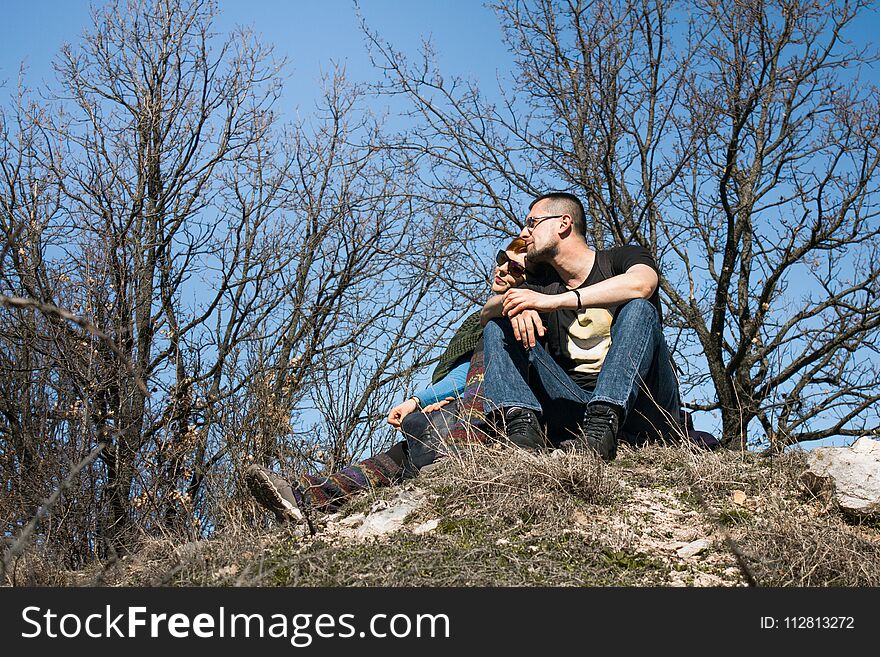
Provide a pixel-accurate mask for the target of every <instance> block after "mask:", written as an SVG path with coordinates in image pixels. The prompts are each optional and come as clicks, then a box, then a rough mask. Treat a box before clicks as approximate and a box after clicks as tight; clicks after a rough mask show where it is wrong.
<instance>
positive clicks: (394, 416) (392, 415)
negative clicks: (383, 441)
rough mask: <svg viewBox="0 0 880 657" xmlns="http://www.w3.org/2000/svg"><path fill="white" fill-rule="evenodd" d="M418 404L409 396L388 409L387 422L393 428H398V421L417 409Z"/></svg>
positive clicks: (401, 420)
mask: <svg viewBox="0 0 880 657" xmlns="http://www.w3.org/2000/svg"><path fill="white" fill-rule="evenodd" d="M418 408H419V404H418V402H417V401H416V400H415V399H413V398H412V397H410V398H409V399H407V400H406V401H405V402H402V403H400V404H398V405H397V406H395V407H394V408H392V409H391V410H390V411H388V424H390V425H391V426H392V427H394V428H395V429H400V423H401V422H403V418H405V417H406V416H407V415H409V414H410V413H412V412H414V411H416V410H418Z"/></svg>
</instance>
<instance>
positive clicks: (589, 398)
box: [483, 299, 680, 444]
mask: <svg viewBox="0 0 880 657" xmlns="http://www.w3.org/2000/svg"><path fill="white" fill-rule="evenodd" d="M483 340H484V349H485V352H484V357H485V368H486V370H485V381H484V392H485V395H486V403H485V410H486V413H487V414H488V413H491V412H492V411H494V410H496V409H499V408H507V407H510V406H521V407H524V408H530V409H532V410H533V411H535V412H536V413H538V414H539V415H543V419H544V421H545V422H546V424H547V429H548V434H549V437H550V440H551V442H552V443H554V444H559V442H561V441H562V440H566V439H568V438H572V437H573V436H574V435H577V432H578V429H579V427H580V424H581V422H582V421H583V418H584V413H585V412H586V409H587V405H588V404H590V403H591V402H597V401H601V402H605V403H607V404H611V405H614V406H616V407H617V408H619V409H622V413H623V414H622V417H621V438H622V439H624V440H627V441H628V442H634V443H642V442H645V441H647V440H651V439H657V438H662V437H665V436H668V435H669V434H671V433H672V432H673V431H674V430H675V429H677V428H678V423H679V414H680V402H679V395H678V381H677V380H676V378H675V373H674V372H673V370H672V363H671V361H670V359H669V350H668V349H667V347H666V340H665V339H664V338H663V330H662V328H661V326H660V318H659V317H658V315H657V309H656V308H655V307H654V305H653V304H652V303H651V302H649V301H647V300H645V299H633V300H632V301H629V302H628V303H626V304H625V305H624V306H622V307H621V308H620V310H619V311H618V313H617V317H616V318H615V319H614V322H613V323H612V325H611V348H610V349H609V350H608V354H607V356H606V357H605V362H604V363H603V365H602V370H601V372H599V378H598V379H597V381H596V387H595V388H594V389H593V390H592V391H588V390H584V389H583V388H581V387H580V386H579V385H577V384H576V383H575V382H574V381H573V380H572V379H571V378H570V377H569V376H568V374H567V373H566V372H565V370H564V369H562V367H560V365H559V364H558V363H557V362H556V361H555V360H553V358H552V357H551V356H550V354H548V353H547V351H546V350H545V349H544V348H543V347H542V346H541V345H537V346H535V347H534V348H532V349H526V348H525V347H523V346H522V343H521V342H519V341H518V340H517V339H516V338H515V337H514V335H513V328H512V327H511V325H510V321H509V320H508V319H507V318H505V317H502V318H499V319H495V320H492V321H491V322H489V323H488V324H487V325H486V328H485V329H484V330H483Z"/></svg>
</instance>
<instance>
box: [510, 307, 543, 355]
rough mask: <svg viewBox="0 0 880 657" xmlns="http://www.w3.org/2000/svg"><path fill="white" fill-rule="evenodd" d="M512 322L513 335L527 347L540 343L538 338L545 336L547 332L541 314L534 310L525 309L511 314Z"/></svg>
mask: <svg viewBox="0 0 880 657" xmlns="http://www.w3.org/2000/svg"><path fill="white" fill-rule="evenodd" d="M510 324H511V326H513V335H514V336H515V337H516V339H517V340H519V341H520V342H521V343H522V346H523V347H525V348H526V349H531V348H532V347H534V346H535V345H536V344H538V338H542V337H544V333H546V330H545V329H544V322H542V321H541V316H540V315H539V314H538V313H537V312H535V311H534V310H524V311H523V312H521V313H519V314H518V315H511V317H510Z"/></svg>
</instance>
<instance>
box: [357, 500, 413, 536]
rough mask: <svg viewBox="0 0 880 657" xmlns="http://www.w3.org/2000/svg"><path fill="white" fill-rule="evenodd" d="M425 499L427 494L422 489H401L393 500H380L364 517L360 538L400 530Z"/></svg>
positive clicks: (359, 531)
mask: <svg viewBox="0 0 880 657" xmlns="http://www.w3.org/2000/svg"><path fill="white" fill-rule="evenodd" d="M424 501H425V494H424V492H422V491H401V492H400V493H399V494H398V495H397V497H396V498H394V499H393V500H390V501H386V500H379V502H377V503H376V504H374V505H373V507H372V509H371V511H370V513H369V514H367V517H366V518H364V522H363V524H361V526H360V527H358V529H357V536H358V538H368V537H370V536H381V535H382V534H388V533H390V532H396V531H398V530H400V528H401V527H403V524H404V523H405V522H406V519H407V517H408V516H409V514H410V513H412V512H413V511H415V510H416V509H418V508H419V507H420V506H421V505H422V502H424ZM373 509H375V511H374V510H373Z"/></svg>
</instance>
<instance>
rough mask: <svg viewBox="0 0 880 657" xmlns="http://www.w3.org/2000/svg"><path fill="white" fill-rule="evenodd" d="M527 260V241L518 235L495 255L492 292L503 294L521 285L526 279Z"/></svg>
mask: <svg viewBox="0 0 880 657" xmlns="http://www.w3.org/2000/svg"><path fill="white" fill-rule="evenodd" d="M525 261H526V243H525V240H523V239H522V238H521V237H517V238H515V239H514V240H513V241H512V242H511V243H510V244H508V245H507V246H506V247H505V248H504V249H502V250H501V251H499V252H498V254H497V255H496V256H495V271H493V272H492V292H494V293H495V294H503V293H504V292H507V290H509V289H510V288H512V287H516V286H517V285H521V284H522V282H523V281H524V280H525V279H526V270H525Z"/></svg>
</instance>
